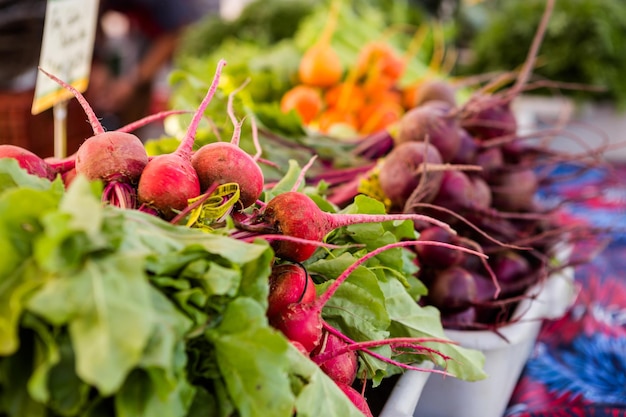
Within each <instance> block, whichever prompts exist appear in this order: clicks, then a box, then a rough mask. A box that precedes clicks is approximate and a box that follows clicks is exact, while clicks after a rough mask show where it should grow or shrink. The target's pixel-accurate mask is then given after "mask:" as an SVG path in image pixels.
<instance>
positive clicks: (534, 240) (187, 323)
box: [0, 1, 599, 417]
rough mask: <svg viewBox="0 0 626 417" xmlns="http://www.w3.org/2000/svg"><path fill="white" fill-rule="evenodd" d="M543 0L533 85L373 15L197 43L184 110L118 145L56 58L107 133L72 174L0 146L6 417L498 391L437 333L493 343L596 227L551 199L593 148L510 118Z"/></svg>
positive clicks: (74, 159) (326, 403) (321, 407)
mask: <svg viewBox="0 0 626 417" xmlns="http://www.w3.org/2000/svg"><path fill="white" fill-rule="evenodd" d="M295 3H298V2H295ZM553 3H554V2H553V1H548V2H547V3H546V12H545V14H544V16H543V18H542V20H541V22H539V27H538V30H537V35H536V37H535V40H534V42H533V44H532V45H531V46H530V50H529V52H528V57H527V60H526V61H525V62H524V65H523V67H522V69H521V70H520V72H519V73H518V74H515V76H511V75H510V74H504V75H503V76H502V77H501V78H496V79H493V80H491V82H489V83H486V84H484V85H474V86H473V87H472V89H471V91H468V90H467V86H468V83H466V82H463V81H462V80H461V81H459V80H452V79H450V77H448V76H447V75H446V72H447V70H446V69H445V65H444V64H443V63H444V62H445V58H444V57H443V56H442V54H441V53H442V51H443V49H442V48H443V46H442V45H443V43H441V39H442V38H443V33H444V31H445V29H444V28H442V27H438V26H437V25H434V26H421V27H418V28H416V27H415V26H412V25H409V23H411V24H413V23H415V22H407V21H402V22H400V21H396V22H395V23H396V24H398V25H399V26H401V27H403V29H402V30H400V29H397V30H394V31H391V32H389V35H388V36H381V35H380V33H382V32H383V31H384V29H385V28H388V27H389V26H390V22H389V21H388V20H386V18H384V17H383V15H382V12H381V11H380V9H379V8H377V7H376V6H373V5H371V4H370V5H368V2H364V4H363V5H362V7H360V8H359V12H358V13H357V11H356V10H355V9H353V8H352V7H348V6H346V5H345V4H342V3H341V2H339V1H333V2H331V3H330V5H327V4H326V3H324V4H323V5H318V6H317V7H313V6H311V7H310V8H309V7H302V3H298V6H297V7H298V8H297V9H294V10H295V11H294V13H296V15H298V16H299V19H298V22H300V24H299V25H297V26H296V27H294V28H293V30H294V31H295V32H294V33H293V34H292V35H291V36H290V35H285V34H282V35H281V36H280V40H279V41H278V42H276V43H275V45H272V46H268V44H265V43H264V41H263V40H262V37H260V38H258V39H257V44H255V43H254V42H242V43H240V44H238V43H236V42H233V39H232V38H229V39H223V40H222V42H223V43H221V44H220V45H218V46H217V47H216V48H215V49H213V50H211V51H210V52H207V54H206V55H193V54H191V53H189V52H187V55H185V56H183V57H182V58H181V59H180V61H178V63H179V67H178V68H176V70H175V71H174V72H173V74H172V83H173V87H174V90H173V96H172V103H171V104H172V108H173V109H174V110H171V111H167V112H164V113H160V114H156V115H153V116H150V117H148V118H146V119H142V120H139V121H137V122H136V123H133V124H132V125H129V126H126V127H124V128H122V129H119V130H117V131H111V132H105V131H104V130H103V128H102V126H101V124H100V122H99V121H98V117H97V115H96V114H94V112H93V110H92V109H91V108H90V106H89V103H88V102H87V101H86V100H85V99H84V98H83V97H82V95H81V94H80V93H79V92H78V91H76V90H75V89H73V88H72V87H71V86H69V85H68V84H66V83H65V82H64V81H63V80H60V79H58V78H57V77H56V76H55V75H54V74H50V73H47V72H45V69H41V70H42V71H43V72H44V73H45V74H46V75H48V76H49V77H51V78H52V79H54V80H55V81H56V82H57V83H59V84H60V85H61V86H62V87H63V88H67V89H69V90H70V91H71V92H72V93H73V94H74V95H75V97H76V98H77V99H78V100H79V102H80V103H81V105H82V106H83V108H84V111H85V113H86V115H87V118H88V120H89V122H90V124H91V126H92V128H93V133H94V134H93V136H92V137H90V138H87V139H86V140H85V141H84V143H83V144H82V145H81V147H80V148H79V149H78V151H77V152H76V154H74V155H70V156H69V157H67V158H65V159H62V160H56V159H53V158H47V159H42V158H40V157H38V156H37V155H34V154H32V153H31V152H29V151H27V150H25V149H20V148H17V147H15V146H10V145H0V231H1V233H0V248H2V249H3V258H2V261H0V280H1V281H0V282H1V283H2V285H0V298H1V299H2V300H3V302H2V303H0V324H1V325H0V387H1V389H0V415H6V416H23V415H28V416H57V415H63V416H94V417H95V416H113V415H115V416H136V415H167V416H181V417H187V416H189V417H192V416H233V417H234V416H242V417H244V416H273V417H274V416H276V417H280V416H293V415H297V416H321V415H329V416H330V415H338V416H339V415H340V416H358V415H366V416H372V415H374V412H373V411H372V410H371V409H370V406H369V403H368V395H375V392H376V388H377V387H378V386H379V385H380V384H381V383H383V382H384V381H385V380H386V379H387V378H389V377H391V376H394V375H398V374H400V373H402V372H403V371H404V370H417V371H423V372H437V373H442V374H445V375H447V376H448V377H450V378H459V379H463V380H467V381H477V380H480V379H483V378H486V377H488V375H486V374H485V373H484V371H483V369H482V367H483V362H484V357H483V355H482V354H481V353H480V352H478V351H475V350H471V349H466V348H464V347H462V346H459V345H458V344H457V343H455V341H453V340H450V339H449V338H447V337H446V336H445V332H444V329H445V328H457V329H492V330H494V331H495V332H497V330H498V327H499V326H501V325H504V324H506V323H508V322H509V319H510V313H511V311H512V309H513V308H514V307H515V306H516V305H517V303H518V302H519V300H520V299H521V297H523V296H524V293H525V291H526V290H527V289H528V288H529V287H530V286H533V285H536V284H541V282H542V279H543V278H545V277H546V276H548V275H549V274H550V273H551V272H552V271H554V270H555V269H558V268H564V267H565V266H569V265H570V262H569V260H568V259H565V260H563V259H559V258H558V254H559V248H560V245H562V244H567V243H569V242H572V241H574V240H577V239H583V238H586V237H588V236H589V235H593V234H595V233H598V231H595V230H594V231H592V230H590V229H589V228H588V227H586V226H581V225H566V224H562V222H560V220H559V217H558V207H550V206H546V205H544V204H538V203H537V201H536V195H537V193H538V191H539V190H540V189H541V187H543V186H544V185H547V181H548V179H549V180H550V181H555V178H554V176H549V175H547V174H548V173H549V172H550V169H551V168H552V167H554V166H555V164H556V163H560V162H563V161H564V160H567V161H570V162H572V163H573V164H575V165H576V166H577V167H578V169H579V170H581V171H583V170H585V169H588V168H589V167H590V166H593V165H594V164H597V163H599V162H598V160H597V159H593V155H591V161H590V156H589V155H561V154H558V153H556V152H553V151H550V150H549V149H548V148H547V147H545V146H541V144H539V145H537V144H536V141H537V140H541V139H543V138H545V137H548V136H549V135H551V134H553V132H552V131H549V132H537V133H534V134H530V135H528V136H527V137H522V136H520V135H518V133H517V121H516V118H515V115H514V113H513V112H512V110H511V103H512V101H513V100H514V98H515V97H516V96H517V95H518V94H520V92H521V91H522V90H523V89H524V88H525V86H526V85H527V82H528V79H529V77H530V75H531V71H532V69H533V67H534V64H535V59H536V56H537V52H538V49H539V46H540V44H541V40H542V37H543V34H544V32H545V27H546V24H547V21H548V19H549V17H550V11H551V8H552V7H553ZM294 7H295V6H294ZM272 10H280V11H281V13H284V12H285V10H286V9H282V8H276V9H272ZM359 14H360V15H359ZM244 16H245V15H244ZM396 16H398V15H396ZM400 16H404V18H407V17H409V16H411V15H409V14H405V15H402V14H400ZM364 19H365V20H364ZM364 21H367V22H368V23H369V24H370V27H367V28H365V27H363V22H364ZM403 25H409V27H410V30H406V27H405V26H403ZM355 27H356V29H355V30H353V29H354V28H355ZM375 29H376V30H375ZM320 33H322V36H319V34H320ZM190 39H193V40H194V42H198V39H197V38H190ZM195 45H196V46H197V45H199V44H198V43H197V44H195ZM424 45H426V46H424ZM192 46H193V44H190V45H188V47H189V48H190V49H189V50H193V48H192ZM183 50H184V49H183ZM231 58H232V59H231ZM320 62H323V63H324V65H321V64H320ZM331 64H332V65H331ZM469 84H471V83H469ZM503 86H506V87H503ZM376 106H381V107H376ZM165 118H167V119H166V121H165V124H166V127H167V130H168V134H169V136H168V137H163V138H155V139H154V140H150V141H148V142H146V143H142V142H141V141H140V140H139V139H138V138H137V137H136V136H135V135H133V134H132V131H133V130H134V129H136V128H137V127H139V126H141V125H143V124H145V123H148V122H150V121H153V120H156V119H165ZM549 185H553V183H550V184H549ZM33 202H36V203H37V204H34V203H33ZM426 362H429V363H434V364H436V365H437V366H436V367H435V368H432V367H430V366H426V367H425V366H423V365H424V363H426ZM366 391H367V392H368V394H367V395H365V394H364V393H365V392H366Z"/></svg>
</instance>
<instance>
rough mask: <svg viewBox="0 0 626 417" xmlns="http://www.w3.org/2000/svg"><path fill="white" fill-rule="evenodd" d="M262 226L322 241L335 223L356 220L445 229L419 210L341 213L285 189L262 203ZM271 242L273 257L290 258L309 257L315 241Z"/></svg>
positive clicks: (356, 221)
mask: <svg viewBox="0 0 626 417" xmlns="http://www.w3.org/2000/svg"><path fill="white" fill-rule="evenodd" d="M260 219H261V221H262V222H263V224H262V226H263V227H264V228H265V229H267V230H269V231H271V233H274V234H282V235H285V236H291V237H294V238H298V239H305V240H307V241H312V242H322V240H323V239H324V237H325V236H326V235H327V234H328V233H330V232H331V231H332V230H335V229H337V228H339V227H343V226H349V225H352V224H360V223H380V222H385V221H392V220H413V221H424V222H428V223H430V224H435V225H439V226H441V227H443V228H446V229H449V226H448V225H447V224H445V223H444V222H441V221H439V220H436V219H433V218H430V217H428V216H423V215H419V214H379V215H377V214H345V213H328V212H324V211H322V210H320V208H319V207H318V206H317V204H315V202H314V201H313V200H312V199H311V198H310V197H309V196H307V195H306V194H304V193H301V192H297V191H288V192H285V193H282V194H279V195H277V196H275V197H274V198H272V199H271V200H270V201H269V202H268V203H267V205H266V206H265V207H264V209H263V211H262V213H261V216H260ZM271 246H272V248H273V249H274V252H275V254H276V256H277V257H279V258H282V259H285V260H289V261H292V262H304V261H305V260H307V259H309V258H310V257H311V255H313V252H315V250H316V249H317V247H318V245H316V244H315V243H304V242H295V241H285V240H275V241H272V242H271Z"/></svg>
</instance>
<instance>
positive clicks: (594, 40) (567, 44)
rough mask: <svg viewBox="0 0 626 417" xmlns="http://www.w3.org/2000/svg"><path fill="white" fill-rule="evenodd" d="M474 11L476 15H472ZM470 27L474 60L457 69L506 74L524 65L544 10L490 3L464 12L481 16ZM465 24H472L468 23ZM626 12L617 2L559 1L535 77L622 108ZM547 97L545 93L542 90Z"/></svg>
mask: <svg viewBox="0 0 626 417" xmlns="http://www.w3.org/2000/svg"><path fill="white" fill-rule="evenodd" d="M472 9H474V10H472ZM475 9H481V10H482V13H483V15H482V17H481V18H475V19H474V21H475V24H473V25H470V26H473V27H472V31H473V33H474V34H473V37H472V41H471V42H470V43H469V45H468V47H469V49H470V50H471V52H472V55H473V59H472V60H471V62H470V63H469V65H466V66H461V67H459V71H461V72H463V73H468V74H476V73H478V72H488V71H492V70H503V71H510V70H511V69H513V68H517V67H519V66H520V65H521V64H522V63H523V62H524V60H525V58H526V54H527V53H528V49H529V48H530V45H531V42H532V39H533V36H534V34H535V31H536V28H537V25H538V24H539V21H540V19H541V15H542V13H543V11H544V9H545V1H544V0H527V1H489V2H486V3H485V4H484V5H478V6H472V7H468V8H466V10H465V12H463V14H464V15H465V16H474V17H475V16H480V15H481V14H480V13H477V10H475ZM468 21H471V19H470V20H468ZM624 33H626V8H625V7H624V3H623V1H621V0H559V1H557V2H556V4H555V6H554V10H553V12H552V16H551V19H550V22H549V24H548V28H547V32H546V35H545V37H544V40H543V42H542V45H541V49H540V51H539V57H538V66H537V68H536V70H535V71H534V73H535V74H536V75H537V76H539V77H542V78H547V79H549V80H553V81H557V82H568V83H579V84H586V85H589V86H594V87H596V88H599V89H602V90H603V91H600V92H598V91H588V90H587V89H580V88H579V89H572V90H563V91H561V93H564V94H568V95H570V96H572V97H574V98H577V99H585V100H609V101H612V102H613V103H615V104H616V105H617V106H618V107H620V108H625V107H626V78H625V77H624V73H626V55H625V54H624V52H623V51H624V50H626V38H625V37H624ZM542 91H543V92H544V93H549V91H547V90H542Z"/></svg>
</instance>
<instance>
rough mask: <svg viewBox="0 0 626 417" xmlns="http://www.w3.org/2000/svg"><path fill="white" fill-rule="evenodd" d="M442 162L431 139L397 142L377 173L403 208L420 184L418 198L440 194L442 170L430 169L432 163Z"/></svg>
mask: <svg viewBox="0 0 626 417" xmlns="http://www.w3.org/2000/svg"><path fill="white" fill-rule="evenodd" d="M442 163H443V160H442V158H441V154H440V153H439V151H438V150H437V148H436V147H435V146H433V145H431V144H429V143H426V142H404V143H401V144H398V145H396V146H395V147H394V148H393V149H392V150H391V152H389V154H388V155H387V156H386V157H385V158H384V159H383V160H382V164H381V166H380V170H379V173H378V181H379V184H380V188H381V190H382V192H383V194H384V195H385V197H387V198H388V199H389V200H390V201H391V203H392V205H393V207H395V208H396V209H399V210H401V211H402V210H403V209H404V206H405V204H406V203H407V200H408V199H409V197H411V195H413V194H414V193H415V192H416V189H418V188H419V190H418V192H417V194H418V195H419V196H418V197H417V200H418V201H420V202H425V203H429V202H431V201H432V199H433V198H434V197H435V195H437V192H438V191H439V187H440V185H441V180H442V178H443V173H442V172H441V171H434V170H429V165H430V164H434V165H441V164H442Z"/></svg>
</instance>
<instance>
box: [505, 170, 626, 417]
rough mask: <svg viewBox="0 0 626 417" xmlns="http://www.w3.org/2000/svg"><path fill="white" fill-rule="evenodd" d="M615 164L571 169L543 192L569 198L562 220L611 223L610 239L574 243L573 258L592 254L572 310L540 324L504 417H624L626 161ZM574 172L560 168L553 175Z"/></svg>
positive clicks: (581, 270)
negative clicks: (567, 177)
mask: <svg viewBox="0 0 626 417" xmlns="http://www.w3.org/2000/svg"><path fill="white" fill-rule="evenodd" d="M613 168H614V169H610V168H606V169H597V170H592V171H589V172H586V173H584V174H581V175H574V176H573V178H572V179H571V180H568V181H565V182H563V183H561V184H559V185H558V186H554V187H551V188H548V189H546V190H544V191H545V192H544V193H543V194H542V198H545V199H546V200H550V201H551V202H554V200H561V201H570V203H568V204H566V205H565V206H564V207H565V209H564V218H565V221H568V222H586V223H587V224H589V225H592V226H595V227H598V228H601V229H608V233H607V234H606V236H608V242H607V241H606V240H605V241H603V242H602V243H600V242H598V246H597V247H596V248H593V247H591V248H590V247H589V245H588V244H580V245H578V246H577V247H576V248H575V250H574V254H575V256H576V255H577V254H578V255H579V256H582V255H583V254H585V255H586V254H589V253H590V252H589V251H590V250H592V251H594V250H595V251H596V252H592V253H593V254H594V255H593V256H592V257H591V260H590V262H588V263H586V264H584V265H582V266H578V267H576V270H575V271H576V273H575V280H576V283H577V286H578V289H579V294H578V297H577V299H576V302H575V304H574V306H573V308H572V309H571V310H570V311H569V312H568V314H567V315H566V316H565V317H563V318H561V319H559V320H555V321H550V322H546V323H545V324H544V325H543V327H542V331H541V333H540V335H539V337H538V340H537V343H536V346H535V349H534V352H533V353H532V355H531V357H530V359H529V361H528V362H527V364H526V367H525V369H524V371H523V373H522V376H521V377H520V380H519V381H518V384H517V386H516V389H515V391H514V393H513V396H512V398H511V400H510V403H509V407H508V409H507V412H506V416H507V417H561V416H563V417H565V416H596V417H609V416H610V417H626V166H617V167H613ZM573 172H575V171H574V168H572V167H567V166H564V167H560V168H559V169H558V170H557V171H555V172H554V174H555V175H561V174H565V175H567V174H571V173H573ZM583 196H584V198H580V197H583ZM575 200H581V201H578V202H576V201H575Z"/></svg>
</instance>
